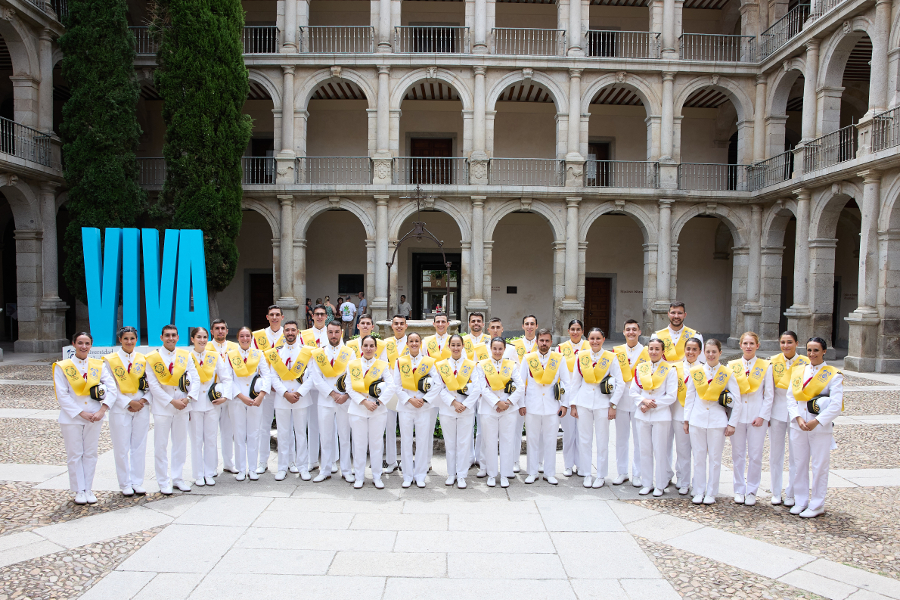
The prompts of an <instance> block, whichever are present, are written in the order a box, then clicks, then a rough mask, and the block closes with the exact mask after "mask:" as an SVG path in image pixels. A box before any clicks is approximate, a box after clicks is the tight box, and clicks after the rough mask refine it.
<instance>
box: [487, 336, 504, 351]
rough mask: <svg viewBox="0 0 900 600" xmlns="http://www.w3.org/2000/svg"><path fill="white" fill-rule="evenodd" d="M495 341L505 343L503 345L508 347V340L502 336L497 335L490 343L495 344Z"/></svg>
mask: <svg viewBox="0 0 900 600" xmlns="http://www.w3.org/2000/svg"><path fill="white" fill-rule="evenodd" d="M494 342H500V343H501V344H503V347H504V348H506V340H504V339H503V338H502V337H495V338H494V339H492V340H491V343H490V345H491V346H493V345H494Z"/></svg>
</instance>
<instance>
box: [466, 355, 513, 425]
mask: <svg viewBox="0 0 900 600" xmlns="http://www.w3.org/2000/svg"><path fill="white" fill-rule="evenodd" d="M513 351H515V348H513ZM503 358H504V359H506V356H504V357H503ZM509 360H512V361H513V362H516V360H515V359H514V358H513V359H509ZM491 362H493V363H494V368H495V369H497V372H498V373H499V372H500V368H501V367H502V366H503V361H502V360H501V361H496V360H494V359H493V357H492V358H491ZM474 378H475V379H478V382H479V385H480V386H481V397H480V398H479V401H478V414H479V415H485V416H488V417H494V418H496V419H499V418H500V417H502V416H503V415H506V414H509V413H513V412H516V411H518V410H519V408H521V407H522V400H523V399H524V398H525V382H524V381H522V371H521V369H520V368H519V366H518V365H516V367H515V368H514V369H513V371H512V382H513V385H514V386H515V387H516V391H514V392H513V393H512V394H507V393H506V392H505V391H504V390H496V391H495V390H493V389H491V385H490V383H488V379H487V375H485V374H484V369H482V368H481V365H480V364H479V365H477V367H476V368H475V376H474ZM501 400H503V401H504V402H509V403H511V404H512V406H510V407H509V408H507V409H506V410H505V411H503V412H499V413H498V412H497V410H496V409H495V408H494V407H495V406H496V405H497V403H498V402H500V401H501Z"/></svg>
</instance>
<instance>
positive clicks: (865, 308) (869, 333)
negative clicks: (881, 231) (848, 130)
mask: <svg viewBox="0 0 900 600" xmlns="http://www.w3.org/2000/svg"><path fill="white" fill-rule="evenodd" d="M873 57H874V53H873ZM858 175H859V176H860V177H862V178H863V197H862V206H861V207H860V208H861V211H860V212H861V217H862V218H861V223H860V238H859V276H858V283H857V289H858V296H859V306H858V307H857V309H856V310H854V311H853V312H852V313H850V315H849V316H847V317H846V320H847V322H848V323H849V325H850V348H849V350H848V352H847V357H846V358H845V359H844V367H845V368H847V369H851V370H854V371H874V370H875V357H876V354H877V352H876V351H877V341H878V325H879V323H880V322H881V318H880V315H879V313H878V308H877V306H878V271H879V261H878V213H879V206H880V204H881V173H879V172H878V171H874V170H871V171H863V172H862V173H858Z"/></svg>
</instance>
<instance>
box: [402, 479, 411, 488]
mask: <svg viewBox="0 0 900 600" xmlns="http://www.w3.org/2000/svg"><path fill="white" fill-rule="evenodd" d="M411 485H412V479H404V480H403V485H402V486H401V487H403V489H406V488H408V487H409V486H411Z"/></svg>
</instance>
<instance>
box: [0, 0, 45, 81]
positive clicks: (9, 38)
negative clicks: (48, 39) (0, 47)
mask: <svg viewBox="0 0 900 600" xmlns="http://www.w3.org/2000/svg"><path fill="white" fill-rule="evenodd" d="M4 10H5V11H7V12H6V14H4V15H2V18H0V36H3V41H4V42H6V47H7V48H9V55H10V58H11V59H12V65H13V75H30V76H32V77H35V78H38V77H39V75H40V59H39V58H38V51H37V47H36V45H35V43H34V40H36V39H37V36H35V35H34V33H33V32H30V31H29V30H28V27H26V26H25V25H24V24H23V23H22V22H21V21H20V20H19V19H18V18H17V17H16V16H15V14H14V13H13V11H12V9H4Z"/></svg>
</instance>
